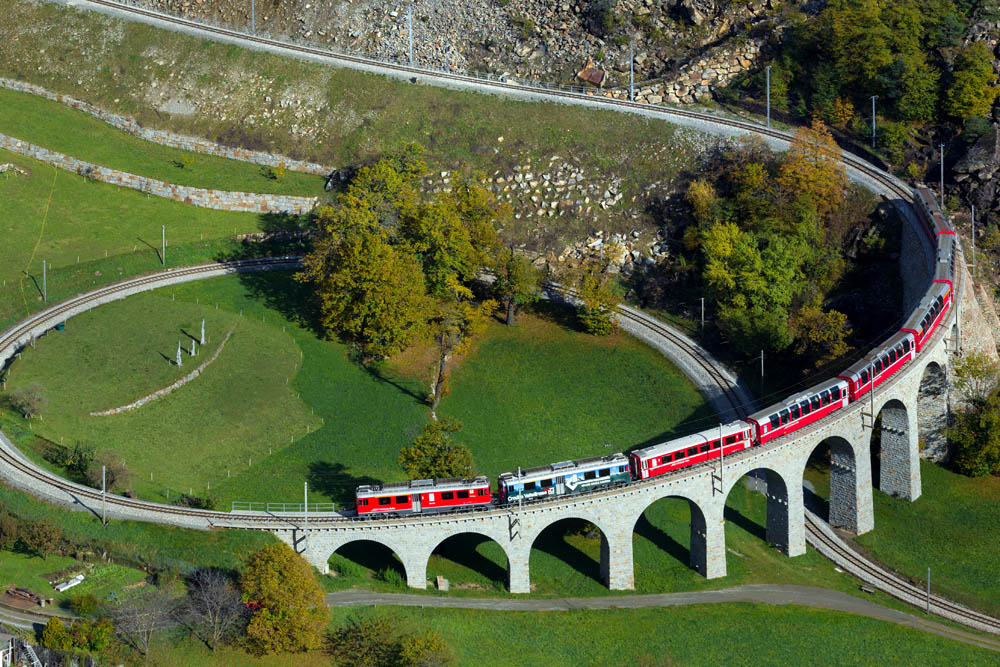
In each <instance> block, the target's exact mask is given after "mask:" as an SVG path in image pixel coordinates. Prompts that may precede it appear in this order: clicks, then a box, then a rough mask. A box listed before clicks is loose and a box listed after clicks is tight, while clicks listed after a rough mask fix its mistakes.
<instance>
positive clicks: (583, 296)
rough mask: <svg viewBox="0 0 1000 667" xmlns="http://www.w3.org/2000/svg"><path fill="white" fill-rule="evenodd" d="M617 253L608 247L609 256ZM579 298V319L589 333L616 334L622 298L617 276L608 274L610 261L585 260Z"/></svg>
mask: <svg viewBox="0 0 1000 667" xmlns="http://www.w3.org/2000/svg"><path fill="white" fill-rule="evenodd" d="M615 254H616V248H613V247H612V248H607V249H606V255H607V256H609V257H611V256H614V255H615ZM574 282H575V283H576V291H577V296H578V297H579V298H580V300H581V301H582V302H583V303H582V304H580V307H579V308H578V309H577V318H578V319H579V320H580V325H581V326H582V327H583V330H584V331H586V332H587V333H590V334H593V335H595V336H607V335H609V334H611V333H612V332H614V331H615V329H616V324H615V320H614V314H615V309H616V308H617V307H618V304H619V303H621V298H620V297H619V296H618V293H617V292H616V291H615V286H614V281H613V277H612V275H611V274H610V273H608V261H607V260H604V259H598V258H590V259H587V260H586V261H584V263H583V264H582V265H581V266H580V270H579V272H578V273H577V275H576V278H575V281H574Z"/></svg>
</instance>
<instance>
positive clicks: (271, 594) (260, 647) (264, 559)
mask: <svg viewBox="0 0 1000 667" xmlns="http://www.w3.org/2000/svg"><path fill="white" fill-rule="evenodd" d="M240 587H241V589H242V599H243V602H245V603H253V604H254V605H259V607H260V608H259V609H258V610H257V611H256V612H254V614H253V617H252V618H251V619H250V623H249V625H248V626H247V643H248V645H249V647H250V649H251V650H252V651H254V652H255V653H258V654H266V653H279V652H289V651H296V652H297V651H306V650H310V649H314V648H317V647H318V646H319V645H320V643H321V641H322V638H323V627H324V626H325V625H326V622H327V619H328V618H329V615H330V613H329V610H328V609H327V607H326V603H325V602H324V601H323V589H322V588H320V585H319V583H318V582H317V581H316V579H315V577H314V576H313V573H312V568H311V567H310V566H309V564H308V563H307V562H306V561H305V560H303V559H302V558H301V557H300V556H299V555H298V554H296V553H295V552H294V551H293V550H292V548H291V547H289V546H288V545H287V544H284V543H282V544H276V545H274V546H270V547H265V548H263V549H261V550H259V551H256V552H254V553H253V554H251V555H250V557H249V558H248V559H247V562H246V567H245V568H244V570H243V575H242V577H241V578H240Z"/></svg>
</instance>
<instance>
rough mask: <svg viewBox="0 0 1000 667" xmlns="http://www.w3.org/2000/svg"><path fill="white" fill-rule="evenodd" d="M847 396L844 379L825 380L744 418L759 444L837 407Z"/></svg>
mask: <svg viewBox="0 0 1000 667" xmlns="http://www.w3.org/2000/svg"><path fill="white" fill-rule="evenodd" d="M848 398H849V395H848V384H847V382H845V381H843V380H840V381H839V382H838V381H833V382H831V381H829V380H827V381H826V382H824V383H823V384H820V385H816V386H814V387H812V388H810V389H809V390H808V391H806V392H805V393H804V394H803V395H801V396H798V397H795V398H790V399H788V400H786V401H785V402H784V403H777V404H775V405H772V406H771V407H769V408H767V409H765V410H761V411H760V412H758V413H756V414H753V415H751V416H750V417H748V419H749V421H751V422H753V423H754V424H755V427H756V430H757V441H758V442H759V443H760V444H762V445H763V444H765V443H766V442H768V441H770V440H773V439H775V438H780V437H781V436H783V435H786V434H788V433H791V432H793V431H797V430H798V429H800V428H803V427H805V426H808V425H809V424H811V423H813V422H814V421H817V420H819V419H822V418H823V417H825V416H827V415H828V414H830V413H831V412H833V411H835V410H839V409H840V408H842V407H844V406H846V405H847V403H848Z"/></svg>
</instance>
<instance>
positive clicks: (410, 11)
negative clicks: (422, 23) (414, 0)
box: [406, 5, 413, 67]
mask: <svg viewBox="0 0 1000 667" xmlns="http://www.w3.org/2000/svg"><path fill="white" fill-rule="evenodd" d="M406 16H407V20H408V21H409V24H410V67H413V5H410V7H409V9H408V10H407V14H406Z"/></svg>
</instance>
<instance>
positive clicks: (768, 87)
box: [764, 65, 771, 127]
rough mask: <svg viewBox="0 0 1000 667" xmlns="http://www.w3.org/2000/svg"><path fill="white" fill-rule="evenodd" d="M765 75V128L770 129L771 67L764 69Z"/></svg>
mask: <svg viewBox="0 0 1000 667" xmlns="http://www.w3.org/2000/svg"><path fill="white" fill-rule="evenodd" d="M764 71H765V72H766V73H767V126H768V127H771V66H770V65H768V66H767V67H765V68H764Z"/></svg>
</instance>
